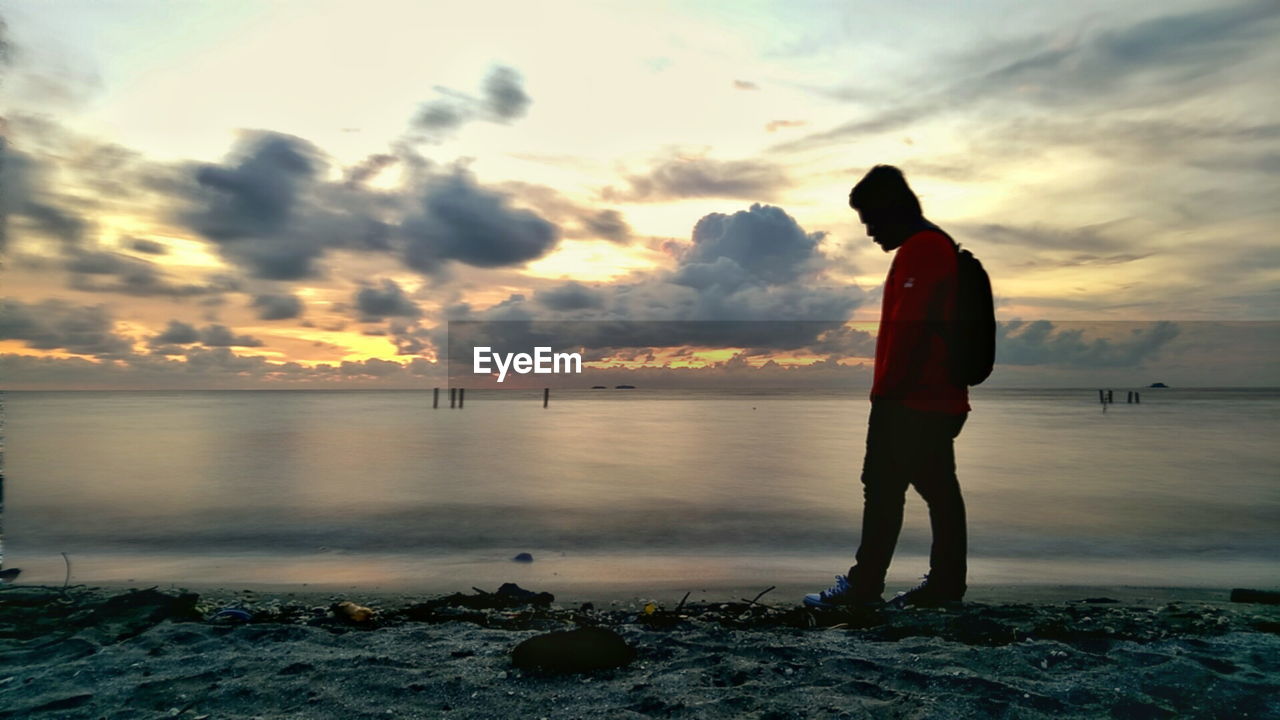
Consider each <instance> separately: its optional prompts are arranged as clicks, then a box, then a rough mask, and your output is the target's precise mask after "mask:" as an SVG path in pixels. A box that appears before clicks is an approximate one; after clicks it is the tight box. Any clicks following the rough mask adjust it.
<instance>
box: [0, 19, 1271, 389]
mask: <svg viewBox="0 0 1280 720" xmlns="http://www.w3.org/2000/svg"><path fill="white" fill-rule="evenodd" d="M1153 8H1156V9H1153ZM0 13H2V16H0V17H2V19H3V22H4V25H3V26H2V27H0V32H2V33H3V34H2V35H0V42H2V43H3V57H2V58H0V63H2V65H0V72H2V73H3V75H2V77H0V91H2V94H0V116H2V117H3V120H2V121H0V122H2V123H3V125H2V126H0V128H2V131H3V136H4V143H5V145H4V156H3V166H2V167H0V181H2V183H3V184H2V185H0V211H2V212H3V213H4V216H5V217H4V220H5V222H4V231H5V232H4V236H3V238H0V239H2V241H3V242H0V253H2V255H0V257H2V259H3V263H4V266H3V268H4V269H3V275H2V276H0V283H2V287H0V296H2V297H3V300H2V302H3V305H0V357H2V365H0V368H3V374H2V375H0V387H6V388H13V389H22V388H36V389H46V388H69V389H76V388H165V387H173V388H199V387H210V388H220V387H244V388H256V387H430V386H432V385H433V384H441V380H442V378H443V377H444V373H443V372H442V369H441V368H440V366H439V365H438V364H437V363H436V360H437V359H438V358H439V357H441V356H442V355H443V354H444V349H443V346H444V333H445V329H446V322H447V321H449V320H455V321H456V320H472V321H474V320H526V319H528V320H590V321H614V320H643V321H649V320H662V321H716V320H752V321H756V320H759V321H787V322H796V321H821V323H826V324H827V325H828V326H830V327H839V326H840V324H841V323H845V322H851V321H852V322H854V323H855V324H853V325H850V326H847V327H845V328H843V329H840V330H839V331H830V330H828V331H824V333H823V334H821V335H815V336H814V337H813V338H812V342H811V343H807V344H806V343H800V345H802V346H803V347H787V348H786V349H780V348H778V347H761V346H759V344H757V345H755V346H751V345H748V344H746V343H735V342H727V343H723V344H724V345H725V347H721V348H703V349H702V350H705V351H706V352H704V353H703V355H701V356H700V357H702V358H703V360H704V361H705V363H716V362H719V363H722V365H721V366H720V367H719V368H718V370H719V371H720V372H721V374H723V373H724V372H726V371H729V370H732V369H733V368H735V367H736V368H741V369H742V370H743V371H748V370H750V369H751V368H752V367H754V368H755V369H756V370H757V371H758V372H763V373H768V372H771V371H773V372H781V370H779V369H778V368H779V367H781V366H783V365H786V364H788V363H789V362H797V361H803V363H806V364H809V363H812V364H813V369H812V371H813V372H821V371H823V368H825V369H826V371H831V372H835V373H836V374H837V375H838V376H839V377H842V378H848V379H849V380H850V381H851V382H857V381H861V380H865V377H866V375H867V372H866V371H867V370H868V369H869V362H870V360H869V356H870V350H869V349H870V348H871V347H873V339H872V338H871V336H870V335H869V334H868V331H870V330H873V329H874V323H873V322H870V323H868V321H874V320H875V318H877V317H878V313H879V301H880V290H881V285H882V283H883V279H884V275H885V272H886V271H887V269H888V264H889V261H890V256H889V255H886V254H884V253H883V252H882V251H881V250H880V249H879V248H878V247H876V246H874V245H873V244H872V243H871V242H870V241H869V240H868V239H867V238H866V237H865V235H864V233H863V230H862V227H861V226H860V225H859V224H858V223H857V217H856V215H855V214H854V213H852V212H851V211H850V210H849V208H848V207H847V205H846V198H847V195H848V191H849V188H850V186H851V185H852V184H853V183H854V182H856V180H857V179H858V178H859V177H860V176H861V175H862V174H863V173H864V172H865V171H866V170H867V169H868V168H869V167H871V166H872V165H874V164H877V163H890V164H894V165H898V166H899V167H901V168H902V169H903V170H904V172H905V173H906V175H907V178H908V180H909V181H910V182H911V183H912V185H913V187H914V188H915V189H916V191H917V193H918V194H919V195H920V197H921V200H922V203H923V205H924V208H925V213H926V215H927V216H928V217H929V218H930V219H931V220H933V221H934V222H936V223H938V224H939V225H941V226H943V227H944V228H945V229H947V230H948V231H949V232H950V233H951V234H952V235H953V236H954V237H956V239H957V240H959V241H960V242H961V243H963V244H964V245H965V246H966V247H969V248H971V249H972V250H973V251H974V252H975V253H976V254H977V255H978V257H980V258H981V259H982V260H983V262H984V264H985V265H986V266H987V268H988V270H989V271H990V273H991V276H992V278H993V282H994V284H995V291H996V295H997V303H998V307H997V315H998V317H999V319H1000V320H1002V321H1010V322H1009V324H1007V325H1005V326H1004V328H1003V330H1002V332H1003V336H1002V344H1001V362H1002V365H1003V366H1004V368H1003V371H1002V370H998V371H997V375H996V376H995V377H994V378H993V382H995V383H997V384H1000V383H1003V384H1008V385H1035V384H1041V383H1044V384H1063V383H1067V384H1071V383H1079V384H1083V385H1086V386H1091V385H1092V384H1093V383H1092V380H1093V379H1094V378H1101V379H1106V380H1107V381H1113V382H1125V381H1126V380H1128V379H1132V381H1133V382H1138V381H1150V380H1159V379H1164V378H1165V377H1168V378H1173V379H1174V380H1175V381H1176V382H1180V383H1183V384H1198V385H1223V384H1226V385H1233V384H1239V385H1280V366H1278V365H1277V361H1276V360H1275V359H1274V358H1276V357H1277V356H1280V338H1278V335H1277V330H1276V328H1277V323H1278V321H1280V243H1278V242H1277V238H1278V233H1280V230H1278V229H1280V205H1278V203H1277V201H1276V198H1277V197H1280V118H1278V117H1277V108H1280V102H1278V100H1280V98H1278V97H1277V85H1276V83H1275V78H1276V77H1280V43H1277V42H1276V39H1277V38H1278V37H1280V4H1277V3H1275V2H1271V1H1269V0H1268V1H1263V2H1244V3H1223V2H1203V1H1200V2H1188V1H1182V0H1174V1H1171V2H1165V3H1159V4H1157V5H1151V4H1139V3H1125V4H1117V3H1111V2H1076V3H1069V4H1068V3H1025V2H1013V1H1008V2H994V1H983V2H974V3H954V2H942V1H939V2H919V3H911V4H910V9H909V10H908V9H905V5H904V4H887V3H875V2H857V3H855V2H850V3H806V2H794V1H793V2H786V3H781V2H779V3H762V2H733V3H676V2H672V3H661V2H644V3H623V2H617V3H605V2H592V3H585V2H584V3H578V2H573V3H570V2H547V3H514V2H513V3H436V2H401V3H397V2H365V3H354V2H333V1H326V0H311V1H309V2H283V1H282V2H229V1H225V0H223V1H219V2H182V3H164V2H113V1H106V2H104V1H102V0H85V1H83V2H69V1H65V0H54V1H52V2H37V1H35V0H29V1H22V0H18V1H16V2H9V3H6V4H5V5H4V7H3V10H0ZM1100 321H1102V322H1104V324H1100V325H1099V324H1097V323H1098V322H1100ZM821 323H818V324H817V325H815V326H819V325H821ZM791 345H792V346H794V345H796V343H791ZM689 352H690V350H689V348H687V347H685V348H683V349H681V348H675V349H671V348H668V349H666V350H663V351H661V352H658V353H656V355H655V357H656V358H657V359H658V364H663V363H664V362H666V363H667V364H671V363H683V364H688V358H689ZM645 356H647V349H646V351H645ZM663 358H666V360H665V361H664V360H663ZM769 360H773V361H774V363H773V364H769V366H768V367H765V368H759V367H758V366H760V365H761V364H765V363H768V361H769ZM1154 373H1163V375H1161V376H1160V377H1155V376H1153V374H1154Z"/></svg>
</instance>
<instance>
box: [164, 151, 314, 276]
mask: <svg viewBox="0 0 1280 720" xmlns="http://www.w3.org/2000/svg"><path fill="white" fill-rule="evenodd" d="M322 169H323V162H322V161H321V159H320V153H319V151H318V150H317V149H316V148H315V147H314V146H312V145H311V144H310V143H308V142H306V141H305V140H302V139H300V138H296V137H293V136H290V135H282V134H279V133H256V134H254V135H252V136H250V137H249V138H248V139H247V140H246V142H245V143H244V144H243V146H242V148H241V150H240V151H239V152H238V153H237V157H235V158H233V159H232V161H231V163H229V164H228V165H225V166H217V165H207V166H204V167H201V168H199V169H198V170H197V171H196V181H197V182H198V183H199V185H200V187H201V188H203V190H204V192H203V193H202V197H201V198H199V200H201V201H202V202H201V203H200V205H201V206H200V207H199V208H198V209H196V210H194V211H193V212H191V213H190V214H189V215H188V216H187V221H188V222H189V223H190V225H191V227H192V228H193V229H194V230H196V232H198V233H200V234H201V235H203V236H204V237H206V238H208V239H210V240H212V241H214V242H215V243H217V245H218V248H219V250H221V251H222V253H223V255H224V257H226V258H227V259H228V260H230V261H231V262H233V263H235V264H237V265H242V266H244V267H246V268H248V269H249V270H250V272H252V274H254V275H255V276H258V277H263V278H270V279H275V280H295V279H298V278H304V277H310V276H313V275H314V274H315V273H316V267H315V261H316V259H317V258H318V257H319V256H320V255H321V253H322V252H323V250H324V248H323V246H322V245H321V244H320V243H318V242H316V241H315V240H314V239H312V238H309V237H306V236H302V235H299V234H294V233H290V232H288V231H289V229H290V228H289V223H290V221H291V220H292V219H293V218H294V216H295V215H296V214H297V213H298V211H299V206H300V205H301V204H302V202H303V201H304V195H305V194H306V192H307V191H308V190H309V188H310V187H311V186H312V185H313V184H314V183H315V182H316V179H317V177H318V176H319V174H320V173H321V171H322Z"/></svg>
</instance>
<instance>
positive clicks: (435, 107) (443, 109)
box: [414, 100, 468, 132]
mask: <svg viewBox="0 0 1280 720" xmlns="http://www.w3.org/2000/svg"><path fill="white" fill-rule="evenodd" d="M467 119H468V109H467V107H466V106H464V105H461V104H459V103H457V102H455V101H449V100H435V101H432V102H429V103H427V104H425V105H423V106H422V109H421V110H420V111H419V112H418V116H417V117H416V118H414V124H415V125H416V126H418V127H420V128H422V129H424V130H431V131H436V132H443V131H449V130H456V129H458V128H460V127H462V124H463V123H465V122H466V121H467Z"/></svg>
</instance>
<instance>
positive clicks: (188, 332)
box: [151, 320, 200, 345]
mask: <svg viewBox="0 0 1280 720" xmlns="http://www.w3.org/2000/svg"><path fill="white" fill-rule="evenodd" d="M199 340H200V332H199V331H198V330H196V328H195V326H194V325H188V324H186V323H184V322H182V321H180V320H170V321H169V326H168V327H166V328H165V329H164V332H162V333H160V334H159V335H156V336H155V337H153V338H151V342H152V343H154V344H158V345H188V344H190V343H194V342H198V341H199Z"/></svg>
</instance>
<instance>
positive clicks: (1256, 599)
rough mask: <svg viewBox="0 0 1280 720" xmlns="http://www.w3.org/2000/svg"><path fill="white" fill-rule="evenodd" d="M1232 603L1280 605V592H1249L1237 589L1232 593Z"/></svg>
mask: <svg viewBox="0 0 1280 720" xmlns="http://www.w3.org/2000/svg"><path fill="white" fill-rule="evenodd" d="M1231 602H1238V603H1262V604H1264V605H1280V592H1275V591H1271V590H1248V589H1246V588H1235V589H1234V590H1232V591H1231Z"/></svg>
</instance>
